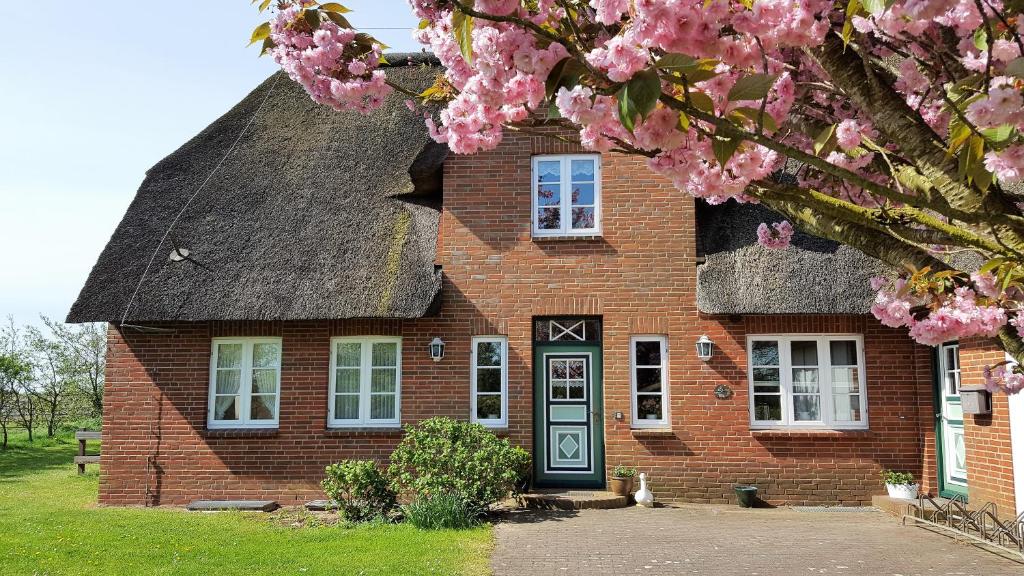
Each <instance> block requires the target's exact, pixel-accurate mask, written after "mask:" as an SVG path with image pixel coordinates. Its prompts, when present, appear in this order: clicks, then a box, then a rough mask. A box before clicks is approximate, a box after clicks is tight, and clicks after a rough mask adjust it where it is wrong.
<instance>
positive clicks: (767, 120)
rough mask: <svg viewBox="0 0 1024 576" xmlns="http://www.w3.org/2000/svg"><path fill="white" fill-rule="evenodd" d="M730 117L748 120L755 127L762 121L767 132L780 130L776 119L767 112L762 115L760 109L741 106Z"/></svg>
mask: <svg viewBox="0 0 1024 576" xmlns="http://www.w3.org/2000/svg"><path fill="white" fill-rule="evenodd" d="M729 114H730V115H733V114H736V115H738V117H739V118H746V119H747V120H750V121H751V122H752V123H753V124H754V125H755V126H756V125H757V124H758V122H759V121H760V122H761V123H762V125H763V126H764V129H765V130H768V131H769V132H774V131H776V130H778V126H776V125H775V118H773V117H772V115H771V114H769V113H767V112H765V113H764V114H763V115H762V114H761V110H760V109H758V108H750V107H748V106H740V107H739V108H736V109H734V110H732V111H730V112H729Z"/></svg>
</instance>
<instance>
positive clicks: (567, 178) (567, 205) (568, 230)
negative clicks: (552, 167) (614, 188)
mask: <svg viewBox="0 0 1024 576" xmlns="http://www.w3.org/2000/svg"><path fill="white" fill-rule="evenodd" d="M553 160H558V161H559V162H560V163H561V166H560V169H561V176H560V179H559V184H560V186H559V191H560V194H561V202H560V204H559V206H560V207H561V226H560V227H559V228H558V229H557V230H548V229H541V227H540V219H539V218H538V214H539V210H538V208H539V206H538V203H537V187H538V186H539V183H538V182H537V163H538V162H541V161H548V162H550V161H553ZM573 160H593V162H594V227H593V228H578V229H574V228H572V193H571V191H570V189H571V184H572V173H571V166H572V161H573ZM530 166H531V170H530V173H531V174H530V209H531V213H530V222H532V226H531V228H532V229H533V237H534V238H552V237H554V238H557V237H573V236H600V235H601V220H602V216H601V155H600V154H545V155H539V156H534V157H533V159H532V161H531V163H530ZM566 192H569V193H566Z"/></svg>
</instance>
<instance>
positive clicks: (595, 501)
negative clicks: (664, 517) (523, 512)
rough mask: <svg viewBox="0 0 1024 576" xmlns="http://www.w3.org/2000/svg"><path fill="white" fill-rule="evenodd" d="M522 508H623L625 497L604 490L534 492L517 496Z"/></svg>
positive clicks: (625, 503) (625, 502)
mask: <svg viewBox="0 0 1024 576" xmlns="http://www.w3.org/2000/svg"><path fill="white" fill-rule="evenodd" d="M519 501H520V502H521V504H522V506H523V507H524V508H527V509H531V510H585V509H610V508H625V507H626V505H627V504H628V502H627V499H626V497H625V496H619V495H618V494H615V493H614V492H607V491H604V490H564V489H550V490H535V491H533V492H529V493H527V494H522V495H520V496H519Z"/></svg>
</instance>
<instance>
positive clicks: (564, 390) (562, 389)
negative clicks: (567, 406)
mask: <svg viewBox="0 0 1024 576" xmlns="http://www.w3.org/2000/svg"><path fill="white" fill-rule="evenodd" d="M551 397H552V398H554V399H555V400H565V399H566V398H568V397H569V393H568V387H567V386H566V384H565V383H564V382H561V383H552V384H551Z"/></svg>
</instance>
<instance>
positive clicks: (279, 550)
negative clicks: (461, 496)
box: [0, 437, 492, 576]
mask: <svg viewBox="0 0 1024 576" xmlns="http://www.w3.org/2000/svg"><path fill="white" fill-rule="evenodd" d="M75 449H76V444H75V442H74V440H72V439H70V438H58V439H55V440H48V439H37V440H36V441H35V442H34V443H33V444H31V445H30V444H29V443H28V442H27V440H26V439H25V438H23V437H15V438H12V443H11V447H10V448H8V450H6V451H0V574H4V575H5V576H8V575H9V576H14V575H20V574H26V575H58V574H88V575H90V576H100V575H103V574H145V575H160V574H175V575H185V574H202V575H208V574H217V575H225V574H244V575H245V576H255V575H259V574H274V575H284V574H298V575H315V574H330V575H342V574H344V575H349V574H351V575H371V574H395V575H402V574H469V575H475V574H487V573H489V570H488V564H489V562H488V558H489V555H490V550H491V548H492V537H491V531H490V528H489V527H487V526H482V527H478V528H475V529H472V530H461V531H444V530H442V531H424V530H418V529H416V528H414V527H412V526H410V525H408V524H401V525H384V526H363V527H357V528H344V527H341V526H325V525H318V523H316V522H312V523H310V522H303V523H296V525H301V526H302V527H300V528H295V527H290V526H287V525H281V522H280V521H279V520H280V518H279V517H277V521H275V517H273V516H269V515H265V514H263V515H261V514H254V513H241V512H219V513H192V512H185V511H183V510H180V509H143V508H107V507H97V506H96V491H97V486H98V474H97V472H96V466H94V465H91V466H89V470H90V471H89V473H87V474H86V475H84V476H78V475H77V473H76V471H75V466H74V464H72V458H73V456H74V454H75Z"/></svg>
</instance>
